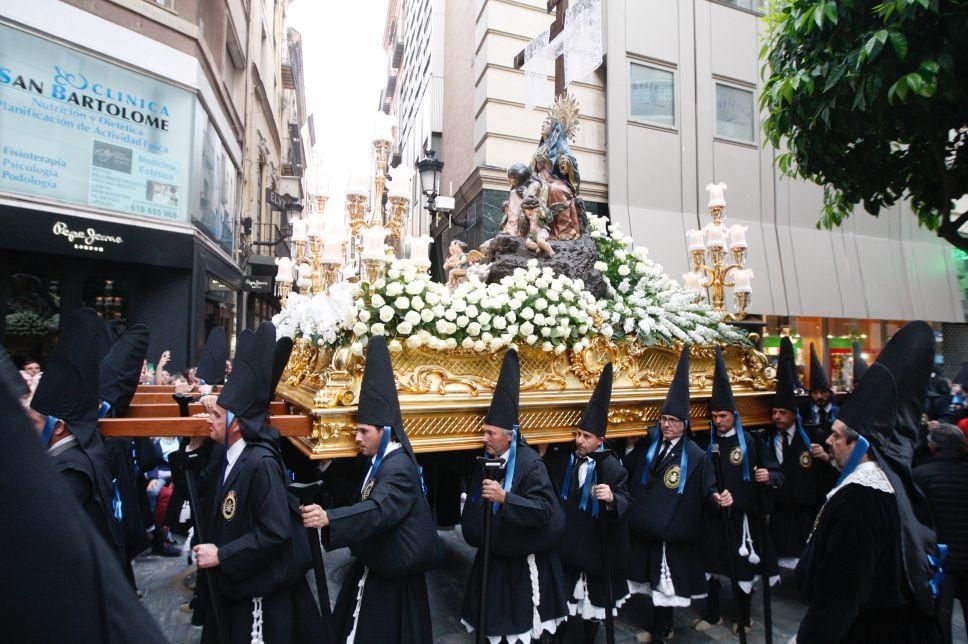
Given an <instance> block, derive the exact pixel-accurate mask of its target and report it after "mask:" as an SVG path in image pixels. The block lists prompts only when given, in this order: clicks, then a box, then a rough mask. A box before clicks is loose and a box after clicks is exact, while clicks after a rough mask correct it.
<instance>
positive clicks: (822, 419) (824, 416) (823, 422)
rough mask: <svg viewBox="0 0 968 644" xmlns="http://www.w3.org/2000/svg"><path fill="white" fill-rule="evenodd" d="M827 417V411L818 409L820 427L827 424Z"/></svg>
mask: <svg viewBox="0 0 968 644" xmlns="http://www.w3.org/2000/svg"><path fill="white" fill-rule="evenodd" d="M827 416H828V414H827V409H826V408H821V409H820V424H821V425H826V424H827Z"/></svg>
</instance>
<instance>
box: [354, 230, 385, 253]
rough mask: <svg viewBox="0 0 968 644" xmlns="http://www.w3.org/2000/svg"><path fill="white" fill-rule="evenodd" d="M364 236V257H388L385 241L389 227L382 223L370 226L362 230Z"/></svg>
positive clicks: (361, 233)
mask: <svg viewBox="0 0 968 644" xmlns="http://www.w3.org/2000/svg"><path fill="white" fill-rule="evenodd" d="M360 236H361V237H362V238H363V259H382V260H385V259H386V258H387V255H386V250H385V249H384V245H383V242H384V241H385V240H386V237H387V229H386V228H384V227H383V226H382V225H379V224H377V225H376V226H370V227H369V228H364V229H363V230H362V231H361V232H360Z"/></svg>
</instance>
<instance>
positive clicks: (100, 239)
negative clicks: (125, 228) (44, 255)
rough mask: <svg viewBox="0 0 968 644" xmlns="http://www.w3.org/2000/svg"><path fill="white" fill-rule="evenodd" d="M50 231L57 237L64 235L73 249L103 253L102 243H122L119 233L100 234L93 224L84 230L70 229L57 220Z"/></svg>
mask: <svg viewBox="0 0 968 644" xmlns="http://www.w3.org/2000/svg"><path fill="white" fill-rule="evenodd" d="M52 232H53V233H54V235H55V236H57V237H66V238H67V241H68V242H70V244H71V245H72V246H73V247H74V250H87V251H91V252H95V253H103V252H104V246H103V244H117V245H120V244H123V243H124V239H123V238H122V237H121V235H102V234H101V233H99V232H97V230H95V229H94V227H93V226H90V227H88V228H87V229H85V230H71V229H70V228H68V226H67V224H65V223H64V222H62V221H58V222H57V223H55V224H54V227H53V228H52Z"/></svg>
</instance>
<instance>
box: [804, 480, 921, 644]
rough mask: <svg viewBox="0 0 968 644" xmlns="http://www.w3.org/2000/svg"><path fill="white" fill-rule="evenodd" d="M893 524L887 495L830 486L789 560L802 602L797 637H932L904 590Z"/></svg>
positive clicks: (913, 642)
mask: <svg viewBox="0 0 968 644" xmlns="http://www.w3.org/2000/svg"><path fill="white" fill-rule="evenodd" d="M899 524H900V517H899V515H898V510H897V501H896V500H895V499H894V496H893V494H889V493H887V492H883V491H880V490H876V489H873V488H871V487H867V486H864V485H859V484H856V483H852V484H848V485H845V486H844V487H843V488H842V489H840V490H838V491H837V492H836V493H834V495H833V496H832V497H831V498H830V500H829V501H828V502H827V503H826V505H825V506H824V507H823V509H822V510H821V512H820V517H819V518H818V521H817V527H816V530H815V531H814V533H813V536H812V537H811V538H810V542H809V544H808V545H807V548H806V549H805V550H804V553H803V556H802V557H801V559H800V563H799V564H798V565H797V571H796V579H797V585H798V586H799V588H800V591H801V592H802V593H803V596H804V599H806V601H808V602H809V604H810V607H809V608H808V609H807V613H806V615H805V616H804V618H803V621H802V622H801V624H800V630H799V632H798V633H797V641H798V642H799V643H800V644H813V643H817V644H820V643H823V644H834V643H843V644H846V643H853V642H856V643H857V644H861V643H864V644H867V643H869V642H885V643H897V644H901V643H904V644H919V643H921V642H932V641H936V640H935V639H933V635H932V633H933V632H934V625H933V623H932V620H931V619H930V618H928V617H925V616H924V615H922V614H921V613H920V611H918V610H917V608H916V607H915V606H914V605H913V604H912V603H911V601H910V598H909V597H908V594H907V592H906V591H905V590H904V588H905V586H906V585H907V582H906V580H905V574H904V569H903V564H902V561H901V536H900V532H899V529H898V526H899ZM831 571H836V574H831Z"/></svg>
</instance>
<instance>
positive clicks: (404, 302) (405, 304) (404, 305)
mask: <svg viewBox="0 0 968 644" xmlns="http://www.w3.org/2000/svg"><path fill="white" fill-rule="evenodd" d="M393 306H395V307H396V309H397V310H398V311H402V310H403V309H409V308H410V300H408V299H407V298H405V297H398V298H397V299H395V300H393Z"/></svg>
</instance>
